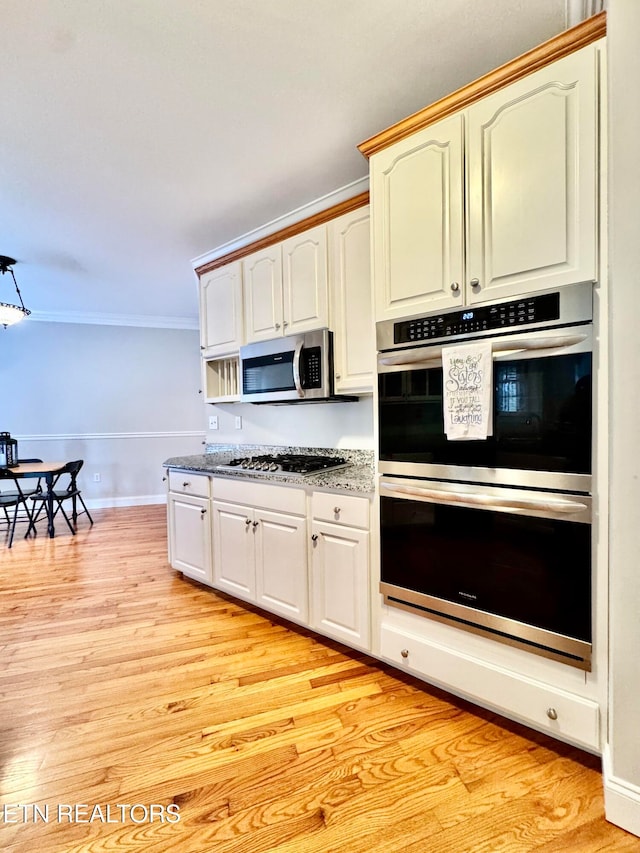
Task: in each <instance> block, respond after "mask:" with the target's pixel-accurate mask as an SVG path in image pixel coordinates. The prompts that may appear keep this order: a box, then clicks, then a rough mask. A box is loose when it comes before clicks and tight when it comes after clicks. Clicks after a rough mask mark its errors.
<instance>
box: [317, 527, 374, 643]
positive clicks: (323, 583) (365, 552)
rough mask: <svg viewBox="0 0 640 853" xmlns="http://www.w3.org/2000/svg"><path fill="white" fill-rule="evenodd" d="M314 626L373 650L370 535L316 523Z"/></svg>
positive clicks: (326, 632) (328, 634)
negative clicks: (371, 640)
mask: <svg viewBox="0 0 640 853" xmlns="http://www.w3.org/2000/svg"><path fill="white" fill-rule="evenodd" d="M313 536H314V537H317V538H314V539H313V557H312V560H313V564H312V577H311V627H312V628H315V629H316V630H317V631H320V632H321V633H322V634H326V635H327V636H329V637H335V639H337V640H342V641H344V642H345V643H348V644H349V645H350V646H356V647H357V648H360V649H367V650H368V649H369V647H370V639H369V633H370V629H369V534H368V532H367V531H365V530H356V529H355V528H352V527H343V526H341V525H338V524H326V523H325V522H321V521H314V522H313Z"/></svg>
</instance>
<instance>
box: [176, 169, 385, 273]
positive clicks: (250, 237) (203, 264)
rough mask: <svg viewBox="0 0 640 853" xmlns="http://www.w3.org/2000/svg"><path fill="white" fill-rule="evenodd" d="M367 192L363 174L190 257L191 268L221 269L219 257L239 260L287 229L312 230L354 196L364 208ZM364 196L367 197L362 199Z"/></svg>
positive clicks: (277, 240) (204, 270)
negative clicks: (251, 229)
mask: <svg viewBox="0 0 640 853" xmlns="http://www.w3.org/2000/svg"><path fill="white" fill-rule="evenodd" d="M368 192H369V176H368V175H366V176H365V177H364V178H359V179H358V180H357V181H352V182H351V183H350V184H346V185H345V186H344V187H340V188H339V189H337V190H334V191H333V192H330V193H327V195H323V196H321V197H320V198H317V199H315V200H314V201H310V202H309V203H308V204H305V205H303V206H302V207H298V208H296V209H295V210H292V211H291V212H290V213H287V214H285V215H284V216H279V217H278V218H277V219H272V220H271V222H267V223H266V224H265V225H261V226H260V227H259V228H254V229H253V231H247V233H246V234H242V235H241V236H240V237H237V238H235V239H234V240H230V241H229V242H228V243H223V244H222V245H221V246H218V247H217V248H215V249H212V250H211V251H209V252H206V253H205V254H204V255H200V256H199V257H197V258H194V259H193V260H192V261H191V263H192V265H193V269H194V270H196V271H197V272H198V273H199V274H200V275H202V273H204V272H208V271H210V270H211V269H215V267H217V266H221V265H222V262H223V261H222V259H223V258H224V263H228V262H229V261H230V260H232V259H234V258H237V257H242V256H243V255H246V254H249V253H250V252H253V251H254V250H257V248H258V246H260V247H263V246H265V245H269V244H271V243H274V242H279V241H280V239H283V238H282V237H281V235H282V233H283V232H289V230H290V229H291V230H292V231H295V230H296V228H298V227H299V230H300V231H302V230H306V229H307V228H311V227H312V224H313V222H317V223H318V224H320V221H321V220H322V218H323V216H324V215H325V213H326V214H330V217H329V218H332V219H333V218H335V217H336V216H338V215H339V212H336V210H338V211H339V210H340V209H341V208H342V206H343V205H346V206H345V209H344V212H345V213H346V212H347V210H348V209H349V208H348V205H349V204H350V203H351V201H352V200H353V199H354V197H356V196H357V197H358V203H359V204H361V205H365V204H367V203H368ZM365 194H366V195H367V198H364V195H365ZM323 221H324V220H323ZM309 223H311V224H309Z"/></svg>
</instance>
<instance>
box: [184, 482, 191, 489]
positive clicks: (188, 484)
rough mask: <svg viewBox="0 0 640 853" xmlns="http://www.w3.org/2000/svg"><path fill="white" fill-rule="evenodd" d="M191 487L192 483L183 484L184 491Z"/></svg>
mask: <svg viewBox="0 0 640 853" xmlns="http://www.w3.org/2000/svg"><path fill="white" fill-rule="evenodd" d="M190 485H191V483H187V482H184V483H183V484H182V488H183V489H186V488H187V486H190Z"/></svg>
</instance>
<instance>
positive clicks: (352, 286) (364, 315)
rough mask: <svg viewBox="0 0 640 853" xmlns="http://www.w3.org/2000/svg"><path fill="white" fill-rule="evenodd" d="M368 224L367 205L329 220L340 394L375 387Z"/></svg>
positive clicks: (338, 387)
mask: <svg viewBox="0 0 640 853" xmlns="http://www.w3.org/2000/svg"><path fill="white" fill-rule="evenodd" d="M369 225H370V222H369V207H368V206H366V207H361V208H359V209H358V210H354V211H351V212H350V213H346V214H345V215H344V216H340V217H338V218H337V219H334V220H333V221H332V222H330V223H329V263H330V270H331V275H330V281H331V328H332V329H333V330H334V333H335V334H334V357H335V389H336V391H337V392H338V393H343V394H345V393H353V392H362V391H371V390H373V366H374V362H375V340H374V323H373V294H372V287H371V251H370V245H371V241H370V233H369V232H370V227H369Z"/></svg>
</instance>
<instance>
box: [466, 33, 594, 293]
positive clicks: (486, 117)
mask: <svg viewBox="0 0 640 853" xmlns="http://www.w3.org/2000/svg"><path fill="white" fill-rule="evenodd" d="M596 134H597V89H596V49H595V47H594V46H593V45H591V46H589V47H587V48H584V49H583V50H580V51H577V52H576V53H573V54H571V55H570V56H567V57H566V58H564V59H561V60H559V61H558V62H555V63H554V64H552V65H549V66H548V67H547V68H544V69H542V70H541V71H537V72H535V73H534V74H531V75H529V76H528V77H525V78H524V79H523V80H520V81H518V82H517V83H514V84H513V85H511V86H509V87H508V88H506V89H504V90H502V91H500V92H497V93H496V94H494V95H491V96H490V97H488V98H485V99H483V100H481V101H479V102H478V103H477V104H474V105H473V106H472V107H470V108H469V110H468V169H469V173H468V180H469V254H468V263H467V278H468V280H469V282H470V281H471V280H472V279H477V280H478V284H477V285H476V286H474V287H471V286H470V287H469V288H468V292H467V299H468V301H470V302H478V301H484V300H487V299H493V298H495V297H500V296H512V295H513V296H519V295H520V294H522V293H525V292H527V291H528V292H531V291H535V290H540V289H543V288H548V287H556V286H558V285H563V284H571V283H573V282H579V281H589V280H593V279H595V278H596V245H597V234H596V188H597V181H596V174H597V173H596V152H597V144H596Z"/></svg>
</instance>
